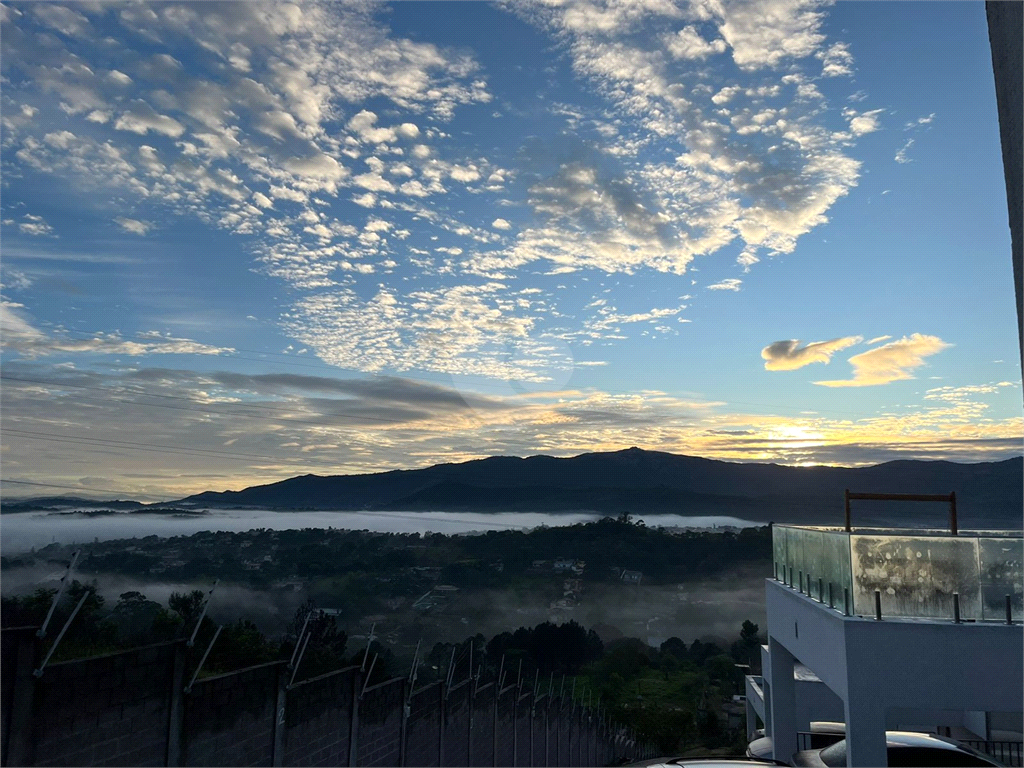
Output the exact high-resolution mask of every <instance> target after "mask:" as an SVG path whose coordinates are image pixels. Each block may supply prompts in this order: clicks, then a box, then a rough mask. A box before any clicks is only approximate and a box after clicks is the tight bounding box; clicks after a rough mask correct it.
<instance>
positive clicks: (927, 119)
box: [903, 112, 935, 131]
mask: <svg viewBox="0 0 1024 768" xmlns="http://www.w3.org/2000/svg"><path fill="white" fill-rule="evenodd" d="M934 120H935V113H934V112H932V113H931V114H930V115H923V116H922V117H919V118H917V120H911V121H910V122H909V123H907V124H906V125H905V126H903V130H905V131H909V130H912V129H914V128H920V127H921V126H922V125H928V124H929V123H931V122H932V121H934Z"/></svg>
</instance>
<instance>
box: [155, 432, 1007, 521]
mask: <svg viewBox="0 0 1024 768" xmlns="http://www.w3.org/2000/svg"><path fill="white" fill-rule="evenodd" d="M1022 487H1024V458H1022V457H1014V458H1011V459H1005V460H1003V461H998V462H982V463H976V464H959V463H956V462H950V461H944V460H933V461H919V460H913V459H898V460H894V461H890V462H884V463H882V464H875V465H871V466H866V467H852V468H851V467H836V466H813V467H790V466H785V465H781V464H775V463H763V464H762V463H744V462H729V461H723V460H720V459H708V458H704V457H699V456H687V455H684V454H673V453H668V452H664V451H646V450H641V449H639V448H628V449H625V450H620V451H610V452H591V453H582V454H579V455H576V456H571V457H565V458H559V457H554V456H548V455H543V454H538V455H534V456H527V457H519V456H492V457H487V458H483V459H473V460H470V461H466V462H459V463H451V462H448V463H443V464H435V465H432V466H430V467H424V468H421V469H407V470H388V471H385V472H378V473H371V474H359V475H313V474H307V475H300V476H296V477H291V478H287V479H285V480H280V481H277V482H274V483H268V484H264V485H257V486H250V487H249V488H245V489H242V490H240V491H205V492H202V493H199V494H194V495H192V496H188V497H186V498H184V499H180V500H178V501H174V502H167V503H168V504H175V505H184V506H211V507H238V508H244V507H251V508H271V509H282V510H288V509H292V510H298V509H331V510H339V511H343V510H381V511H383V510H388V509H395V510H397V509H402V510H431V511H463V510H466V509H472V510H474V511H481V512H483V511H523V512H527V511H540V512H556V511H596V512H615V513H618V512H621V511H630V512H635V513H646V514H652V513H669V512H675V513H678V514H700V515H705V514H719V515H721V514H734V513H743V515H744V516H745V517H746V518H747V519H752V520H765V521H767V520H769V519H771V520H775V521H778V522H782V521H787V520H788V521H789V522H808V521H809V519H811V518H816V517H817V518H820V517H822V516H823V514H824V512H825V510H826V509H827V510H830V513H829V515H828V517H829V518H830V519H831V520H833V521H834V520H835V514H836V512H838V514H839V515H840V517H841V515H842V505H843V501H842V493H843V489H844V488H850V490H853V491H858V492H868V493H932V494H936V493H949V492H950V491H956V493H957V501H958V509H959V511H960V514H961V517H962V518H963V519H964V521H965V522H964V523H962V525H967V524H970V518H971V517H972V516H973V517H974V518H976V519H978V520H984V521H989V522H991V521H1002V522H1006V523H1012V524H1013V525H1014V526H1019V525H1020V524H1021V515H1022V513H1024V501H1022ZM861 505H863V502H858V513H855V514H858V515H859V516H860V517H862V518H863V519H865V520H868V519H873V518H877V517H878V514H875V513H884V514H885V515H887V516H889V517H891V516H892V515H893V514H898V516H899V517H901V518H904V517H905V518H907V519H908V520H919V519H925V518H927V519H934V520H936V521H939V520H942V519H943V518H942V515H943V513H942V512H941V511H939V510H936V509H935V508H934V507H932V508H930V509H928V510H924V509H922V506H923V505H907V504H900V505H898V506H896V505H894V503H891V502H890V503H885V502H882V503H872V506H870V507H868V506H863V507H862V506H861ZM816 510H819V512H818V513H816ZM861 510H862V511H861ZM897 511H898V512H897ZM816 522H817V521H816Z"/></svg>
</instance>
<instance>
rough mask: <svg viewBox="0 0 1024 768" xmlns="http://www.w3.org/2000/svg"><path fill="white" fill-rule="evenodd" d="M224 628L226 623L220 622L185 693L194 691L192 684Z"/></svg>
mask: <svg viewBox="0 0 1024 768" xmlns="http://www.w3.org/2000/svg"><path fill="white" fill-rule="evenodd" d="M211 591H212V590H211ZM222 629H224V625H223V624H220V625H218V626H217V631H216V632H214V633H213V639H212V640H211V641H210V644H209V645H208V646H206V652H205V653H204V654H203V658H201V659H200V660H199V666H198V667H196V671H195V674H193V675H192V679H191V680H189V683H188V685H187V686H185V693H191V692H192V686H193V684H195V682H196V678H197V677H199V673H200V671H202V669H203V664H205V663H206V657H207V656H209V655H210V651H211V650H213V644H214V643H216V642H217V638H218V637H220V631H221V630H222Z"/></svg>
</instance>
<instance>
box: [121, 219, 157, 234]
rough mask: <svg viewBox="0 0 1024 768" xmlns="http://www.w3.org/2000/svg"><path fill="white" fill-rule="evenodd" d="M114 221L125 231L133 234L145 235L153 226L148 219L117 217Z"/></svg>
mask: <svg viewBox="0 0 1024 768" xmlns="http://www.w3.org/2000/svg"><path fill="white" fill-rule="evenodd" d="M114 221H116V222H117V223H118V224H119V225H120V226H121V229H123V230H124V231H125V232H131V233H132V234H133V235H145V234H146V233H147V232H149V230H150V229H152V227H153V225H152V224H150V223H149V222H148V221H139V220H138V219H127V218H117V219H114Z"/></svg>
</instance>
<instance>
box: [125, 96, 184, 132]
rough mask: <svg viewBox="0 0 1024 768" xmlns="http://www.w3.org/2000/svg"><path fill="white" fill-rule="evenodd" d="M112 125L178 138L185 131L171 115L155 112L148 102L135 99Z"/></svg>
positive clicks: (126, 129) (127, 129)
mask: <svg viewBox="0 0 1024 768" xmlns="http://www.w3.org/2000/svg"><path fill="white" fill-rule="evenodd" d="M114 127H115V128H116V129H117V130H119V131H131V132H132V133H138V134H145V133H147V132H149V131H153V132H154V133H162V134H163V135H165V136H170V137H171V138H175V139H176V138H178V137H179V136H181V134H183V133H184V132H185V126H183V125H182V124H181V123H179V122H178V121H177V120H175V119H174V118H173V117H168V116H167V115H161V114H159V113H157V112H156V111H155V110H154V109H153V108H152V107H151V106H149V104H147V103H146V102H144V101H141V100H136V101H134V102H133V103H132V107H131V108H130V109H128V110H127V111H125V112H122V113H121V116H120V117H118V118H117V121H116V122H115V123H114Z"/></svg>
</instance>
